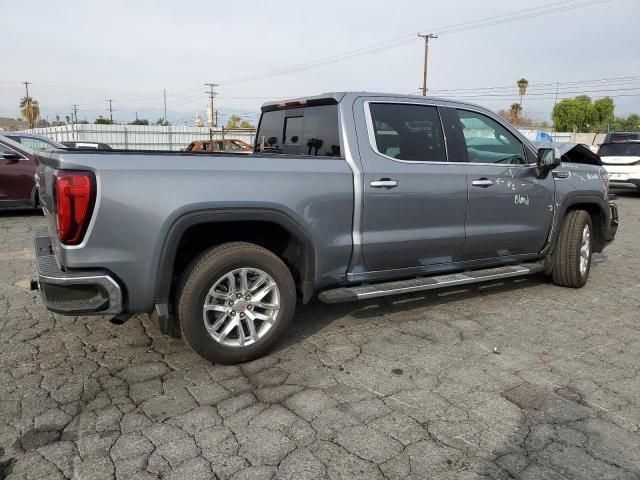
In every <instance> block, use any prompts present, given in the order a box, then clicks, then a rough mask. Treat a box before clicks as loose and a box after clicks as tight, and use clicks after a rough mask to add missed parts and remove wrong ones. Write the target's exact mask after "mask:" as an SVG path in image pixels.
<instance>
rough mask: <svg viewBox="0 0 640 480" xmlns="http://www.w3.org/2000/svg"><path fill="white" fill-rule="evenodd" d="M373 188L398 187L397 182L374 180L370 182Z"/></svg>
mask: <svg viewBox="0 0 640 480" xmlns="http://www.w3.org/2000/svg"><path fill="white" fill-rule="evenodd" d="M369 185H371V186H372V187H373V188H394V187H397V186H398V181H397V180H391V179H390V178H381V179H380V180H375V181H373V182H371V183H370V184H369Z"/></svg>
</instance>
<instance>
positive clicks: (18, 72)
mask: <svg viewBox="0 0 640 480" xmlns="http://www.w3.org/2000/svg"><path fill="white" fill-rule="evenodd" d="M578 6H581V7H580V8H574V7H578ZM554 10H557V11H555V12H553V11H554ZM0 12H2V16H1V17H2V28H0V45H2V46H3V48H2V56H1V58H2V68H1V69H0V72H2V73H1V74H0V116H9V117H17V116H19V108H18V103H19V99H20V97H22V96H24V88H25V86H24V85H23V84H22V82H24V81H29V82H31V85H30V86H29V89H30V90H29V91H30V94H31V96H32V97H33V98H35V99H36V100H38V101H39V102H40V106H41V112H42V116H49V119H50V120H51V119H52V117H55V115H56V114H58V115H60V116H61V117H62V118H64V116H65V115H68V114H69V112H70V111H71V109H72V105H73V104H78V105H79V109H78V118H80V119H82V118H87V119H88V120H90V121H91V120H93V119H94V118H95V115H98V114H102V115H108V111H107V110H106V108H107V103H106V102H105V99H109V98H110V99H113V108H114V112H113V116H114V119H116V120H121V121H126V120H131V119H132V118H134V116H135V113H136V112H137V113H138V116H139V117H140V118H149V119H150V120H152V121H155V120H156V119H157V118H159V117H161V116H162V108H163V98H162V96H163V89H166V91H167V109H168V115H167V116H168V118H169V120H170V121H172V122H173V123H184V122H187V123H189V122H192V121H193V117H194V116H195V113H196V112H198V113H199V114H200V115H201V116H206V106H207V102H208V99H207V95H206V94H205V89H206V87H205V86H204V83H205V82H213V83H217V84H220V85H219V86H218V87H216V91H217V92H218V95H217V96H216V98H215V102H216V107H217V108H219V109H220V110H221V112H222V113H225V114H229V113H237V114H240V116H242V117H243V118H247V119H249V120H254V121H255V119H256V116H257V115H258V112H259V108H260V105H261V104H262V103H263V102H266V101H269V100H277V99H282V98H290V97H299V96H305V95H313V94H318V93H322V92H328V91H345V90H358V91H361V90H366V91H383V92H394V93H417V92H418V90H419V88H420V86H421V83H422V67H423V54H424V50H423V43H422V40H421V39H420V38H418V37H417V33H418V32H422V33H425V32H433V33H435V34H439V37H438V38H437V39H433V40H431V42H430V48H429V64H428V65H429V77H428V88H429V93H430V94H433V95H434V96H436V95H437V96H443V97H449V98H457V99H462V100H467V101H471V102H473V103H478V104H481V105H484V106H487V107H489V108H492V109H494V110H499V109H501V108H508V106H509V105H510V104H512V103H514V102H516V101H518V100H519V99H518V95H517V87H516V81H517V80H518V79H519V78H521V77H524V78H526V79H528V81H529V84H530V86H529V91H528V93H527V94H526V95H525V98H524V100H523V108H524V113H525V115H527V116H530V117H534V118H536V119H539V120H548V119H549V117H550V111H551V109H552V108H553V104H554V101H555V92H556V88H557V91H558V98H559V99H560V98H565V97H572V96H575V95H579V94H587V95H590V96H591V97H592V98H594V99H597V98H601V97H604V96H606V95H610V96H612V97H613V99H614V101H615V105H616V114H618V115H622V114H628V113H630V112H638V111H640V55H639V54H638V53H639V45H640V29H639V28H638V26H639V23H638V22H639V21H638V19H639V18H640V0H608V1H607V0H568V1H563V2H560V1H554V0H530V1H527V2H513V1H512V0H483V1H468V0H467V1H462V0H448V1H447V2H442V1H438V0H396V1H394V2H389V1H374V0H340V1H337V0H322V1H316V2H310V1H300V0H298V1H291V0H288V1H285V0H269V1H264V0H243V1H242V2H229V1H227V2H221V1H211V0H210V1H208V2H207V1H197V0H180V1H168V0H136V1H135V2H133V1H125V0H109V1H102V2H98V1H87V0H80V1H76V0H57V1H55V2H52V1H50V0H48V1H41V0H28V1H22V2H16V1H15V0H0ZM514 12H521V13H518V14H514ZM544 12H548V13H547V14H545V15H541V14H542V13H544ZM516 17H520V18H521V20H519V21H511V20H513V18H516ZM461 24H462V25H461ZM455 25H458V26H457V27H455ZM472 27H473V28H472ZM394 39H395V40H394ZM384 42H387V43H384ZM394 42H395V43H394ZM387 47H393V48H387ZM367 48H369V50H366V49H367ZM371 50H375V51H373V52H371ZM349 52H352V53H351V54H349ZM362 53H367V54H362ZM345 54H349V55H347V58H345ZM341 55H342V57H341ZM325 59H328V60H326V61H324V62H322V60H325ZM336 60H339V61H336ZM318 63H320V65H318ZM301 66H302V67H301ZM283 70H284V74H276V75H273V72H278V71H280V72H282V71H283Z"/></svg>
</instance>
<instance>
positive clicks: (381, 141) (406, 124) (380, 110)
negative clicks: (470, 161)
mask: <svg viewBox="0 0 640 480" xmlns="http://www.w3.org/2000/svg"><path fill="white" fill-rule="evenodd" d="M369 108H370V112H371V120H372V123H373V133H374V137H375V142H376V145H375V146H376V149H377V151H378V152H379V153H381V154H383V155H386V156H388V157H391V158H396V159H398V160H406V161H410V162H446V161H447V153H446V148H445V144H444V135H443V134H442V125H441V123H440V116H439V115H438V109H437V108H436V107H430V106H427V105H411V104H401V103H371V104H369Z"/></svg>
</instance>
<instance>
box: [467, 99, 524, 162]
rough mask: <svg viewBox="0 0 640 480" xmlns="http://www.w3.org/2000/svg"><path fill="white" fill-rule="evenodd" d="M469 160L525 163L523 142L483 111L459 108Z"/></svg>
mask: <svg viewBox="0 0 640 480" xmlns="http://www.w3.org/2000/svg"><path fill="white" fill-rule="evenodd" d="M457 112H458V119H459V121H460V128H461V129H462V133H463V134H464V141H465V144H466V147H467V154H468V157H469V161H470V162H472V163H499V164H509V165H525V164H527V163H528V162H527V160H526V159H525V156H524V149H523V146H522V142H520V140H518V139H517V138H516V137H515V136H514V135H513V134H511V132H509V130H507V129H506V128H505V127H503V126H502V125H500V124H499V123H498V122H496V121H495V120H493V119H491V118H489V117H487V116H486V115H483V114H481V113H476V112H470V111H467V110H457Z"/></svg>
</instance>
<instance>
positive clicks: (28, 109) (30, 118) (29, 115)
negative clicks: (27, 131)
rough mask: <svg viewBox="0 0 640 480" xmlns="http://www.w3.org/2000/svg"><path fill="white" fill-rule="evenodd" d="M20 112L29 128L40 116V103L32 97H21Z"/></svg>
mask: <svg viewBox="0 0 640 480" xmlns="http://www.w3.org/2000/svg"><path fill="white" fill-rule="evenodd" d="M20 114H21V115H22V117H23V118H24V119H25V120H26V121H27V123H28V124H29V128H33V127H34V126H35V125H36V121H37V120H38V117H39V116H40V105H39V103H38V101H37V100H34V99H33V98H32V97H22V98H21V99H20Z"/></svg>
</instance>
